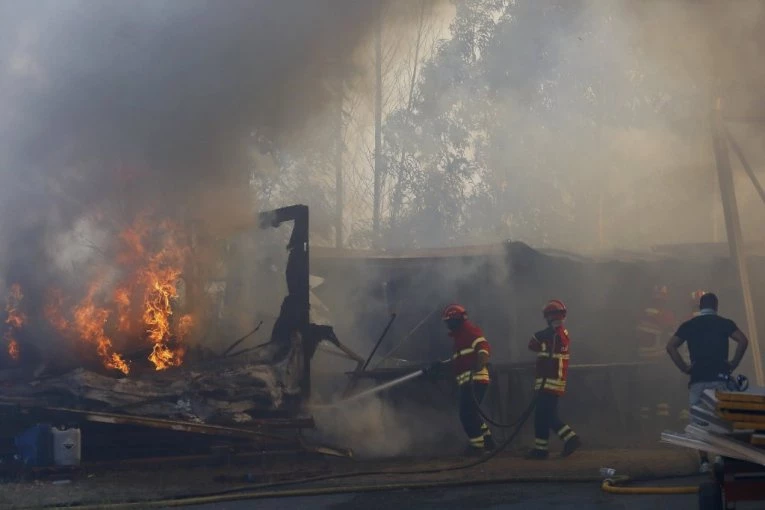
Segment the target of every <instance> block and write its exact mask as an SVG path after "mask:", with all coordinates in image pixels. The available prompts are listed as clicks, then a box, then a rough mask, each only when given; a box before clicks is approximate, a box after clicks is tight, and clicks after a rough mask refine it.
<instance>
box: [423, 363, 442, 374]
mask: <svg viewBox="0 0 765 510" xmlns="http://www.w3.org/2000/svg"><path fill="white" fill-rule="evenodd" d="M443 366H444V364H443V363H441V362H440V361H435V362H433V363H431V364H430V365H428V366H427V367H425V368H423V369H422V374H423V375H424V376H425V377H430V378H435V377H437V376H438V375H439V374H440V373H441V370H442V368H443Z"/></svg>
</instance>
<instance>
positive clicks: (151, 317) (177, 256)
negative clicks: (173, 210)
mask: <svg viewBox="0 0 765 510" xmlns="http://www.w3.org/2000/svg"><path fill="white" fill-rule="evenodd" d="M162 228H163V230H165V231H166V232H168V233H171V234H173V233H174V228H173V225H172V224H171V223H169V222H163V224H162ZM185 255H186V250H184V249H183V248H181V247H180V246H179V245H178V242H177V239H176V236H174V235H170V236H168V237H166V239H165V243H164V246H163V247H162V249H161V250H160V251H159V252H158V253H156V254H155V255H154V256H153V257H151V259H150V261H149V264H148V265H147V266H146V267H145V268H143V270H142V271H141V281H142V282H143V283H144V285H145V287H144V288H145V291H144V299H143V302H144V311H143V323H144V325H145V326H146V328H147V329H146V333H147V334H148V337H149V340H151V341H152V342H153V343H154V347H153V349H152V353H151V355H149V360H150V361H151V362H152V363H154V367H155V369H156V370H164V369H166V368H169V367H172V366H180V365H181V364H182V363H183V356H184V354H185V348H184V347H183V345H182V344H181V343H180V341H181V340H182V338H183V336H185V335H186V334H188V330H189V328H190V326H191V322H190V318H188V319H185V318H183V317H182V318H181V320H180V321H179V322H178V324H177V325H176V327H175V328H173V329H171V318H172V315H173V309H172V301H173V299H175V298H177V297H178V289H177V282H178V278H179V277H180V276H181V267H182V265H183V261H184V258H185ZM173 330H175V332H176V333H178V334H176V335H173ZM172 340H175V342H172ZM171 344H175V346H174V347H172V346H171Z"/></svg>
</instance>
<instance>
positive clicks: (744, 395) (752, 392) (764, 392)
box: [716, 388, 765, 404]
mask: <svg viewBox="0 0 765 510" xmlns="http://www.w3.org/2000/svg"><path fill="white" fill-rule="evenodd" d="M716 395H717V399H718V400H720V401H725V402H754V403H760V404H765V388H749V389H748V390H746V391H743V392H739V391H722V390H717V392H716Z"/></svg>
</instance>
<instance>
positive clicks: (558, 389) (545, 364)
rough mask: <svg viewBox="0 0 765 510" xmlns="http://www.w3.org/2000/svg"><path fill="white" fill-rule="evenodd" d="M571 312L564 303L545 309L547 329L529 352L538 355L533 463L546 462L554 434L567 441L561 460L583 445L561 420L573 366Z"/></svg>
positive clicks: (550, 303)
mask: <svg viewBox="0 0 765 510" xmlns="http://www.w3.org/2000/svg"><path fill="white" fill-rule="evenodd" d="M567 314H568V311H567V310H566V305H565V304H563V302H562V301H560V300H557V299H553V300H551V301H548V303H547V304H546V305H545V306H544V308H543V309H542V316H543V317H544V319H545V320H546V321H547V328H545V329H543V330H542V331H539V332H537V333H535V334H534V336H533V337H532V338H531V340H530V341H529V349H530V350H532V351H534V352H536V353H537V367H536V382H535V385H534V387H535V389H536V390H537V391H538V392H539V393H538V394H537V397H536V407H535V410H534V411H535V412H534V435H535V440H534V448H533V449H532V450H531V451H530V452H529V453H528V455H527V456H526V458H529V459H546V458H547V457H548V455H549V452H548V444H549V441H548V438H549V437H550V430H552V431H554V432H555V433H556V434H557V435H558V437H560V438H561V440H562V441H563V452H562V453H561V456H563V457H568V456H569V455H571V454H572V453H574V452H575V451H576V450H577V449H578V448H579V447H580V446H581V445H582V442H581V440H580V439H579V436H577V435H576V432H574V431H573V430H572V429H571V427H569V426H568V425H566V424H565V423H563V422H562V421H561V419H560V418H559V417H558V399H559V398H560V397H561V396H563V394H564V393H565V392H566V380H567V377H568V363H569V356H570V353H569V336H568V331H567V330H566V328H565V327H564V321H565V319H566V315H567Z"/></svg>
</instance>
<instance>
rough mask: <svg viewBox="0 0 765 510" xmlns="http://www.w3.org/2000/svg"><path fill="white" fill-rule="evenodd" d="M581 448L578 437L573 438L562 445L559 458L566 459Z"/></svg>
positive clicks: (580, 441)
mask: <svg viewBox="0 0 765 510" xmlns="http://www.w3.org/2000/svg"><path fill="white" fill-rule="evenodd" d="M581 446H582V440H581V439H579V436H573V437H571V438H570V439H569V440H568V441H566V442H565V443H563V451H562V452H561V454H560V456H561V457H568V456H569V455H571V454H572V453H574V452H575V451H577V450H578V449H579V448H580V447H581Z"/></svg>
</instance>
